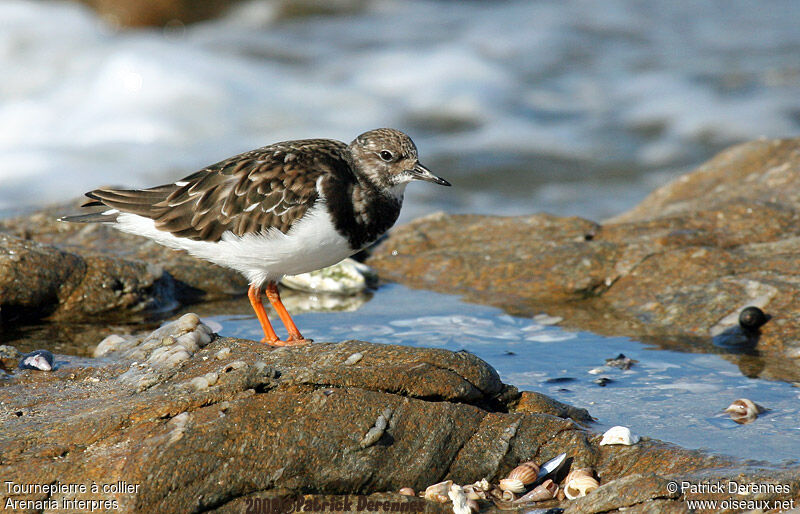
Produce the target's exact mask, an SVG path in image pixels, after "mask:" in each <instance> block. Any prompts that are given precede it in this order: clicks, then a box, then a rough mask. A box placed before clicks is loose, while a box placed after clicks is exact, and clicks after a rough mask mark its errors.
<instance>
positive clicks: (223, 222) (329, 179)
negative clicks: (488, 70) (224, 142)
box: [61, 128, 450, 346]
mask: <svg viewBox="0 0 800 514" xmlns="http://www.w3.org/2000/svg"><path fill="white" fill-rule="evenodd" d="M412 180H426V181H428V182H433V183H435V184H441V185H443V186H449V185H450V183H449V182H447V181H446V180H444V179H442V178H439V177H437V176H436V175H434V174H433V173H431V172H430V171H429V170H428V169H427V168H425V167H424V166H423V165H422V164H420V163H419V159H418V158H417V147H416V146H415V145H414V142H413V141H411V138H409V137H408V136H407V135H406V134H404V133H403V132H400V131H399V130H395V129H388V128H382V129H376V130H371V131H369V132H365V133H363V134H361V135H360V136H358V137H357V138H355V140H353V142H352V143H350V144H349V145H348V144H345V143H343V142H341V141H335V140H331V139H304V140H299V141H286V142H282V143H275V144H272V145H269V146H265V147H263V148H259V149H257V150H252V151H250V152H246V153H243V154H240V155H237V156H234V157H231V158H230V159H226V160H224V161H222V162H219V163H217V164H213V165H211V166H208V167H207V168H204V169H202V170H200V171H197V172H195V173H192V174H191V175H189V176H188V177H186V178H183V179H181V180H178V181H177V182H175V183H173V184H166V185H163V186H157V187H151V188H149V189H135V190H129V189H95V190H94V191H90V192H88V193H86V196H87V197H88V198H89V199H90V200H89V201H88V202H86V203H85V204H83V207H95V206H105V207H107V209H106V210H104V211H102V212H95V213H91V214H83V215H77V216H66V217H64V218H61V220H62V221H73V222H101V223H108V224H112V225H113V226H114V227H116V228H117V229H119V230H122V231H123V232H128V233H131V234H137V235H140V236H144V237H147V238H150V239H152V240H153V241H155V242H157V243H159V244H162V245H165V246H169V247H171V248H176V249H180V250H186V251H187V252H189V253H190V254H191V255H193V256H195V257H199V258H201V259H206V260H208V261H211V262H213V263H215V264H219V265H220V266H225V267H228V268H232V269H234V270H237V271H239V272H240V273H242V274H243V275H244V276H245V277H246V278H247V280H249V282H250V288H249V290H248V297H249V299H250V304H251V305H252V306H253V310H254V311H255V313H256V316H257V317H258V321H259V322H260V323H261V328H262V329H263V330H264V339H263V340H262V341H263V342H266V343H269V344H272V345H276V346H284V345H295V344H302V343H306V342H310V341H308V340H306V339H304V338H303V336H302V335H301V334H300V331H299V330H298V329H297V326H296V325H295V324H294V322H293V321H292V318H291V316H289V313H288V312H287V310H286V308H285V307H284V306H283V303H281V298H280V295H279V293H278V286H277V281H278V280H280V279H281V277H283V276H284V275H296V274H299V273H306V272H309V271H313V270H316V269H319V268H324V267H326V266H330V265H332V264H335V263H337V262H339V261H340V260H342V259H344V258H345V257H348V256H350V255H353V254H354V253H356V252H358V251H359V250H361V249H362V248H364V247H366V246H367V245H369V244H370V243H372V242H374V241H375V240H377V239H378V237H380V236H381V235H382V234H383V233H384V232H386V231H387V230H388V229H389V227H391V226H392V225H393V224H394V222H395V221H396V220H397V216H398V215H399V214H400V207H401V206H402V203H403V193H404V191H405V188H406V185H407V184H408V183H409V182H411V181H412ZM264 292H266V296H267V299H268V300H269V302H270V303H271V304H272V307H273V308H274V309H275V311H276V312H277V313H278V316H279V317H280V319H281V321H282V322H283V324H284V325H285V326H286V330H287V331H288V333H289V336H288V338H287V339H286V340H285V341H281V340H280V339H279V338H278V336H277V335H276V334H275V330H274V329H273V328H272V325H271V324H270V322H269V319H268V318H267V313H266V312H265V310H264V305H263V303H262V294H264Z"/></svg>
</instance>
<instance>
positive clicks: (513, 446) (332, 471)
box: [0, 314, 800, 512]
mask: <svg viewBox="0 0 800 514" xmlns="http://www.w3.org/2000/svg"><path fill="white" fill-rule="evenodd" d="M195 320H196V316H195V315H193V314H187V315H185V316H184V317H182V318H181V319H179V320H178V321H176V322H174V323H172V324H170V325H166V326H165V327H163V328H162V329H160V331H158V332H157V333H154V334H150V335H149V336H147V337H142V338H139V342H138V343H136V344H133V345H129V346H128V347H126V348H125V349H123V350H121V352H122V353H118V354H117V355H118V356H119V357H120V358H119V359H111V358H109V357H105V358H103V359H100V360H91V359H79V358H71V357H65V356H58V360H59V363H60V365H59V366H58V367H57V369H55V370H54V371H52V372H48V373H42V372H37V371H17V372H15V373H14V375H13V377H11V378H7V379H5V380H2V381H0V420H2V421H1V422H0V423H2V430H1V431H0V448H2V454H0V459H2V460H1V461H0V474H2V476H3V477H4V480H8V481H12V482H13V483H14V484H18V485H21V484H53V483H56V482H59V483H61V484H86V485H87V487H88V486H90V485H91V484H92V483H96V484H98V485H100V486H102V485H103V484H120V483H124V484H126V485H125V487H123V488H122V490H116V491H110V490H109V491H103V489H102V488H101V489H100V490H98V491H96V492H92V491H91V490H89V491H87V492H85V493H81V492H56V493H41V492H39V493H36V492H28V493H26V492H24V491H23V490H20V491H19V492H17V493H14V492H13V491H12V492H9V491H8V490H6V489H4V490H3V491H2V493H0V501H2V502H3V504H6V502H8V501H12V502H13V501H23V500H40V501H45V500H50V501H59V502H63V500H64V499H73V500H74V499H84V500H108V501H112V502H116V503H117V505H118V507H119V508H120V509H122V510H123V511H138V512H194V511H208V510H219V511H221V512H240V511H243V510H245V509H246V508H247V507H248V506H252V502H253V500H254V499H256V498H260V499H262V500H263V499H265V498H266V499H268V498H298V497H300V496H302V495H312V496H307V497H306V498H311V499H314V498H316V499H319V500H324V499H327V500H329V501H336V500H337V499H341V498H343V496H341V495H350V496H353V498H351V500H352V501H353V507H352V510H356V509H355V507H356V503H355V502H357V501H358V498H357V497H355V496H359V495H361V496H363V495H370V494H374V493H391V492H393V491H397V490H399V489H400V488H401V487H412V488H414V490H416V491H419V490H424V489H425V487H427V486H428V485H431V484H433V483H436V482H440V481H442V480H447V479H450V480H453V481H455V482H456V483H458V484H467V483H472V482H475V481H477V480H480V479H481V478H487V479H489V480H490V481H495V482H496V481H497V480H498V479H500V478H503V477H504V476H505V475H506V474H507V473H508V472H509V471H510V470H511V469H512V468H514V467H515V466H516V465H518V464H519V463H520V462H523V461H527V460H536V461H539V462H544V461H545V460H548V459H550V458H552V457H555V456H556V455H558V454H560V453H562V452H567V453H568V456H569V466H571V467H572V468H576V467H591V468H592V469H594V470H595V472H596V474H597V477H598V478H599V479H600V483H601V487H600V488H599V489H597V490H596V491H594V492H592V493H590V494H589V495H588V496H586V497H584V498H581V499H578V500H575V501H574V502H569V501H566V500H565V501H559V500H549V501H548V502H547V503H546V504H542V505H546V506H561V507H566V508H568V509H569V510H570V511H574V512H605V511H614V510H617V509H620V508H623V507H625V508H628V507H630V508H633V509H637V510H646V509H651V508H654V507H656V506H658V508H661V507H664V508H670V509H674V510H681V511H682V510H685V506H684V504H683V503H682V500H684V499H686V495H682V494H680V493H671V492H669V489H668V486H667V484H668V483H669V481H670V480H679V481H681V480H684V481H685V480H688V481H693V482H699V481H700V480H706V479H707V480H716V479H719V480H721V481H726V480H728V479H730V478H732V477H734V476H735V477H736V478H737V479H740V480H741V481H744V480H749V481H752V482H767V481H769V482H772V483H780V484H786V487H787V488H789V492H788V493H785V494H784V493H781V494H766V493H765V494H760V495H757V496H753V497H751V498H755V497H758V498H762V499H766V498H769V499H774V498H781V499H789V498H797V497H798V492H799V491H800V474H798V473H797V470H788V469H787V470H784V471H780V470H775V469H758V468H757V467H753V466H748V465H746V464H745V463H741V462H737V461H734V460H731V459H724V458H719V457H713V456H709V455H706V454H703V453H701V452H698V451H686V450H682V449H680V448H676V447H674V446H672V445H668V444H665V443H662V442H659V441H655V440H650V439H647V438H645V439H643V440H642V441H641V442H639V443H637V444H635V445H633V446H623V447H621V446H599V442H600V438H601V436H600V434H597V433H594V432H592V431H591V430H588V429H586V428H585V427H583V426H581V425H579V424H578V423H576V422H574V421H573V420H572V419H570V417H569V416H572V417H579V418H581V419H582V421H588V420H586V419H585V416H584V413H582V412H580V411H579V410H578V409H573V410H570V409H569V408H567V407H566V406H563V404H558V402H552V400H551V401H550V402H548V401H547V399H546V397H545V398H535V397H534V396H537V395H535V394H534V393H527V392H525V393H519V392H517V391H516V390H515V389H514V388H513V387H509V386H506V385H504V384H502V383H501V382H500V380H499V378H498V376H497V373H496V372H495V371H494V369H493V368H491V367H490V366H489V365H488V364H486V363H485V362H483V361H482V360H480V359H479V358H477V357H475V356H474V355H472V354H469V353H466V352H455V353H454V352H450V351H447V350H437V349H425V348H408V347H400V346H393V345H383V344H371V343H367V342H363V341H347V342H343V343H338V344H333V343H321V344H312V345H307V346H301V347H294V348H280V349H274V348H271V347H268V346H265V345H263V344H261V343H257V342H253V341H247V340H239V339H231V338H217V339H215V340H213V341H208V340H209V339H210V335H209V331H208V329H207V328H206V327H204V325H202V324H199V323H196V322H195ZM187 334H196V335H197V341H200V342H201V343H198V344H196V345H195V348H194V349H195V351H194V353H192V354H191V355H189V356H188V357H186V358H185V359H182V360H179V361H176V362H173V363H165V362H163V361H162V362H155V361H153V359H152V355H153V354H154V353H155V352H157V351H158V349H157V348H158V347H155V349H154V345H152V344H151V342H152V341H155V340H161V341H167V343H169V341H170V340H174V341H180V340H181V338H184V339H186V336H187ZM172 344H174V343H172ZM168 345H169V344H164V345H162V346H161V347H164V346H168ZM137 346H139V347H141V348H142V350H143V352H142V355H134V354H133V353H130V351H131V350H133V349H134V348H136V347H137ZM100 353H102V352H100ZM356 354H358V355H360V358H358V359H356V358H354V357H353V355H356ZM148 355H149V357H148ZM126 356H127V357H126ZM133 357H136V358H137V360H135V361H132V360H131V358H133ZM140 357H144V360H141V359H139V358H140ZM141 376H150V377H151V379H150V381H149V382H148V383H146V384H144V387H143V384H142V382H141V381H139V380H131V377H141ZM537 405H542V408H541V409H540V408H539V407H537ZM559 405H561V406H559ZM176 469H180V470H181V472H180V473H176V472H175V470H176ZM564 471H567V470H566V469H565V470H564ZM562 478H563V477H562ZM117 489H119V488H117ZM134 489H135V490H136V491H135V492H132V491H133V490H134ZM331 495H338V496H331ZM711 497H713V495H711ZM719 497H720V495H717V496H716V498H719ZM721 497H726V495H721ZM371 499H372V500H374V501H376V502H377V501H385V500H389V501H403V502H408V501H418V500H415V499H412V498H402V497H400V496H399V495H396V494H384V495H377V496H373V497H371ZM248 502H250V503H248ZM485 506H486V507H487V508H491V505H490V504H488V503H487V504H485ZM427 510H428V511H429V512H444V510H443V506H441V505H436V504H433V503H430V504H427Z"/></svg>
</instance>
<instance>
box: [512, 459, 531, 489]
mask: <svg viewBox="0 0 800 514" xmlns="http://www.w3.org/2000/svg"><path fill="white" fill-rule="evenodd" d="M538 476H539V465H538V464H536V463H535V462H533V461H528V462H523V463H522V464H520V465H519V466H517V467H516V468H514V469H512V470H511V472H510V473H509V474H508V477H506V478H517V479H519V480H522V483H523V484H524V485H529V484H532V483H534V482H536V479H537V478H538Z"/></svg>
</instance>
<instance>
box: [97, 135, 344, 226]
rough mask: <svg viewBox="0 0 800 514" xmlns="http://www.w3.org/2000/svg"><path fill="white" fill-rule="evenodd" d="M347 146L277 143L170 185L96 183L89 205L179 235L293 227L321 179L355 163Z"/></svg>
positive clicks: (322, 141) (322, 142) (324, 141)
mask: <svg viewBox="0 0 800 514" xmlns="http://www.w3.org/2000/svg"><path fill="white" fill-rule="evenodd" d="M345 150H346V145H345V144H344V143H341V142H339V141H333V140H327V139H308V140H303V141H291V142H287V143H276V144H274V145H270V146H266V147H264V148H259V149H258V150H253V151H251V152H246V153H243V154H241V155H237V156H235V157H231V158H230V159H226V160H224V161H222V162H219V163H217V164H214V165H212V166H209V167H207V168H205V169H202V170H200V171H198V172H196V173H193V174H191V175H189V176H188V177H186V178H184V179H182V180H179V181H177V182H175V183H174V184H167V185H163V186H158V187H153V188H150V189H141V190H120V189H96V190H94V191H91V192H89V193H86V196H87V197H89V198H90V199H91V200H90V201H89V202H87V203H85V204H84V206H91V205H106V206H108V207H111V208H112V209H116V210H118V211H120V212H127V213H132V214H138V215H139V216H144V217H147V218H150V219H152V220H154V221H155V225H156V228H158V229H159V230H163V231H166V232H169V233H171V234H173V235H175V236H178V237H186V238H190V239H194V240H201V241H219V239H220V238H221V237H222V234H223V233H225V232H227V231H231V232H233V233H234V234H236V235H238V236H242V235H245V234H250V233H259V232H264V231H267V230H269V229H271V228H274V229H277V230H280V231H281V232H284V233H286V232H288V230H289V229H290V228H291V226H292V224H293V223H294V222H295V221H296V220H298V219H299V218H300V217H301V216H303V214H305V212H306V211H307V210H308V209H309V207H311V206H312V205H313V204H314V202H315V201H316V199H317V197H318V194H319V193H318V191H317V180H318V179H319V178H320V177H322V176H324V175H326V174H330V173H334V174H341V173H342V171H343V170H345V169H347V163H346V161H345V160H344V157H343V155H344V152H345Z"/></svg>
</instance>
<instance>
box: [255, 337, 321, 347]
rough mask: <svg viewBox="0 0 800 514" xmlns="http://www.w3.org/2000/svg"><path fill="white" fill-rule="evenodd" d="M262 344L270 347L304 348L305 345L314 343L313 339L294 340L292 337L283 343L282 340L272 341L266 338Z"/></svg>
mask: <svg viewBox="0 0 800 514" xmlns="http://www.w3.org/2000/svg"><path fill="white" fill-rule="evenodd" d="M261 342H262V343H266V344H268V345H270V346H303V345H304V344H311V343H313V342H314V340H313V339H292V338H291V337H290V338H288V339H287V340H286V341H281V340H280V339H275V340H274V341H271V340H269V339H267V338H266V337H265V338H264V339H262V340H261Z"/></svg>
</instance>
